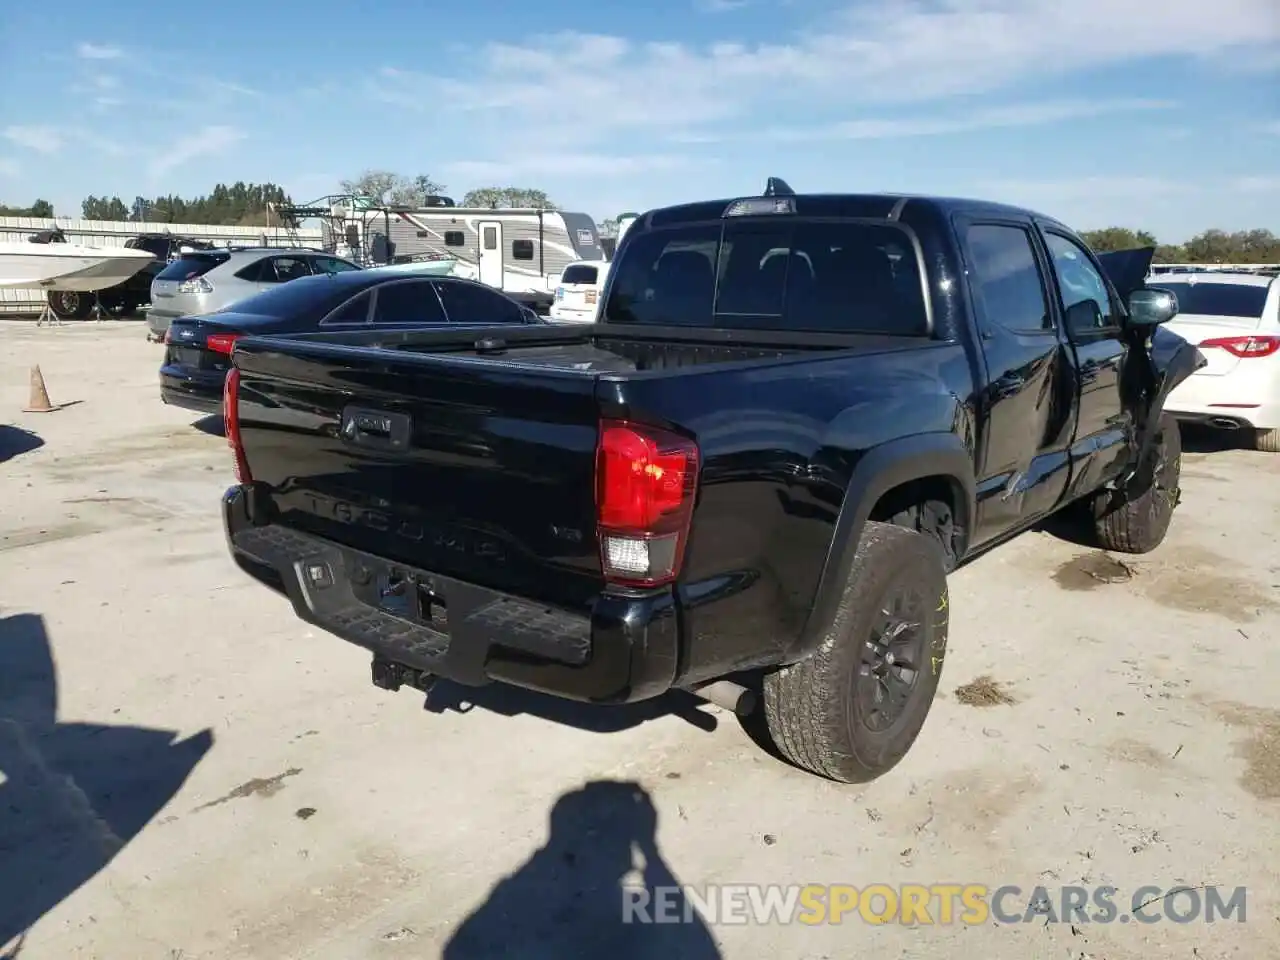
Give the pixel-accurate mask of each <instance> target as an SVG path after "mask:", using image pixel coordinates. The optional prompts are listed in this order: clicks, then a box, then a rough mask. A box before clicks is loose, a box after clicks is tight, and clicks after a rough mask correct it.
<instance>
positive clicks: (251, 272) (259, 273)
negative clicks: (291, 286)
mask: <svg viewBox="0 0 1280 960" xmlns="http://www.w3.org/2000/svg"><path fill="white" fill-rule="evenodd" d="M236 276H237V277H239V278H240V279H241V280H247V281H248V282H249V283H275V282H276V274H275V271H274V270H272V269H271V261H270V260H269V259H266V258H264V259H262V260H255V261H254V262H253V263H251V264H249V265H248V266H247V267H241V268H240V269H239V270H237V271H236Z"/></svg>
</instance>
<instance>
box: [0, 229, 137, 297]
mask: <svg viewBox="0 0 1280 960" xmlns="http://www.w3.org/2000/svg"><path fill="white" fill-rule="evenodd" d="M154 259H155V257H154V255H152V254H151V253H149V252H147V251H146V250H134V249H130V248H129V247H98V246H89V245H88V244H82V243H68V242H67V238H66V235H65V234H63V232H62V231H61V230H59V229H58V228H57V227H54V228H53V229H52V230H41V231H39V232H37V233H33V234H32V235H31V236H30V237H28V238H27V240H26V242H25V243H24V242H21V241H19V242H16V243H15V242H5V243H0V288H7V289H19V290H22V289H27V290H45V291H49V292H64V293H94V292H96V291H98V290H105V289H107V288H108V287H114V286H115V285H116V284H118V283H123V282H124V281H126V280H128V279H129V278H130V277H132V276H133V275H134V274H136V273H137V272H138V271H140V270H142V269H143V268H144V267H146V265H147V264H149V263H151V261H152V260H154Z"/></svg>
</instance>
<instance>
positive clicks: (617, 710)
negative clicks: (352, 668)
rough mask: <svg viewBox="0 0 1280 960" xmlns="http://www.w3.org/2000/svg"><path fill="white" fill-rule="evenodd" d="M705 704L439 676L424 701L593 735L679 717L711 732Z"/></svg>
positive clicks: (671, 696) (672, 696) (687, 697)
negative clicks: (552, 691)
mask: <svg viewBox="0 0 1280 960" xmlns="http://www.w3.org/2000/svg"><path fill="white" fill-rule="evenodd" d="M705 706H706V704H705V702H704V701H702V700H699V699H698V698H697V697H695V696H694V695H693V694H691V693H685V692H684V691H681V690H673V691H672V692H670V693H668V694H665V695H664V696H661V697H655V698H654V699H652V700H642V701H640V702H639V703H629V704H621V705H617V706H613V705H607V704H595V703H578V702H577V701H574V700H565V699H563V698H561V697H552V696H548V695H546V694H542V693H536V692H534V691H532V690H525V689H523V688H520V687H512V686H508V685H506V684H503V683H493V684H490V685H489V686H486V687H464V686H461V685H459V684H456V683H450V682H449V681H448V680H441V681H439V682H438V683H437V684H436V685H435V686H434V687H432V688H431V692H430V693H429V694H428V695H427V699H426V702H425V703H424V704H423V708H424V709H425V710H428V711H429V712H431V713H446V712H448V711H452V712H454V713H467V712H469V711H471V710H474V709H475V708H477V707H479V708H480V709H482V710H487V711H489V712H491V713H497V714H500V715H502V716H504V717H515V716H519V715H520V714H522V713H523V714H529V715H530V716H534V717H539V718H541V719H543V720H550V721H551V722H552V723H559V724H563V725H564V726H567V727H576V728H577V729H579V730H586V731H588V732H590V733H617V732H619V731H622V730H630V729H631V728H632V727H638V726H640V724H642V723H645V722H647V721H649V720H657V719H660V718H661V717H667V716H677V717H680V718H681V719H682V720H685V721H687V722H688V723H690V724H692V725H693V726H695V727H697V728H698V729H700V730H705V731H707V732H708V733H710V732H711V731H713V730H715V729H716V726H717V723H716V718H715V717H714V716H713V715H711V714H710V713H707V712H706V711H705V709H703V708H704V707H705Z"/></svg>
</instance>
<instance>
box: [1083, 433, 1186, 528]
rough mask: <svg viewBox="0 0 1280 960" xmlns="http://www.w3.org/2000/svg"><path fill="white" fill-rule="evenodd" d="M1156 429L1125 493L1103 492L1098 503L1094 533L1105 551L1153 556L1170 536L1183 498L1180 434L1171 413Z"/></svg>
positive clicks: (1095, 511)
mask: <svg viewBox="0 0 1280 960" xmlns="http://www.w3.org/2000/svg"><path fill="white" fill-rule="evenodd" d="M1157 430H1158V432H1157V433H1156V436H1155V438H1154V440H1153V441H1152V444H1151V451H1150V452H1149V453H1148V454H1147V457H1146V462H1145V463H1143V464H1142V465H1141V466H1140V467H1139V469H1138V472H1137V473H1136V474H1135V475H1134V477H1133V479H1132V480H1131V481H1130V482H1129V484H1128V485H1127V486H1126V487H1125V489H1123V490H1104V491H1103V492H1101V493H1099V494H1098V496H1097V498H1096V499H1095V500H1094V504H1093V519H1094V532H1095V533H1096V534H1097V537H1098V541H1099V543H1100V544H1101V546H1102V547H1103V549H1105V550H1113V551H1115V552H1116V553H1150V552H1151V551H1152V550H1154V549H1155V548H1156V547H1158V546H1160V544H1161V543H1163V542H1164V538H1165V534H1166V533H1168V532H1169V523H1170V521H1171V520H1172V519H1173V510H1174V508H1175V507H1176V506H1177V505H1178V500H1179V498H1180V496H1181V490H1180V489H1179V487H1178V481H1179V478H1180V477H1181V475H1182V434H1181V433H1180V432H1179V429H1178V421H1177V420H1175V419H1174V418H1173V417H1172V416H1171V415H1170V414H1167V413H1166V414H1164V415H1163V416H1161V417H1160V424H1159V426H1158V428H1157Z"/></svg>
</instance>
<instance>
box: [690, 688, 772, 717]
mask: <svg viewBox="0 0 1280 960" xmlns="http://www.w3.org/2000/svg"><path fill="white" fill-rule="evenodd" d="M689 692H690V693H692V694H693V695H694V696H695V697H701V698H702V699H703V700H706V701H707V702H708V703H714V704H715V705H716V706H717V707H720V708H721V709H724V710H728V711H729V712H730V713H733V714H736V715H737V716H739V717H749V716H751V714H753V713H755V710H756V695H755V692H754V691H752V690H749V689H748V688H746V687H744V686H743V685H742V684H740V683H734V682H733V681H731V680H713V681H712V682H711V683H704V684H702V685H701V686H698V687H694V688H693V689H692V690H690V691H689Z"/></svg>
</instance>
